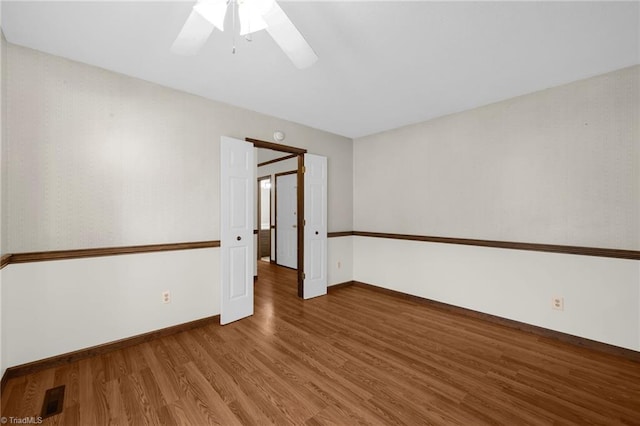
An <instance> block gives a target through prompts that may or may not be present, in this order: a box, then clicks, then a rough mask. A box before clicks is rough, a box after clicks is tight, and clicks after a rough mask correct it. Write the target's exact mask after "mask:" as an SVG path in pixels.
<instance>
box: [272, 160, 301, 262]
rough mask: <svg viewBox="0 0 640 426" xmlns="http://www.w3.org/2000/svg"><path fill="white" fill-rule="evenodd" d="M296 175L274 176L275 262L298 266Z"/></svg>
mask: <svg viewBox="0 0 640 426" xmlns="http://www.w3.org/2000/svg"><path fill="white" fill-rule="evenodd" d="M297 189H298V183H297V175H296V174H295V173H292V174H286V175H280V176H276V235H277V237H276V238H277V244H276V262H277V264H278V265H282V266H286V267H288V268H293V269H297V268H298V218H297V216H298V204H297V199H298V195H297Z"/></svg>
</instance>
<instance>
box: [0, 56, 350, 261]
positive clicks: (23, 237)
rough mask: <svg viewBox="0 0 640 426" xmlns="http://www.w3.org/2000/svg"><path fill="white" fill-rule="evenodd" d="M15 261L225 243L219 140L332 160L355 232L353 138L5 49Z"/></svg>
mask: <svg viewBox="0 0 640 426" xmlns="http://www.w3.org/2000/svg"><path fill="white" fill-rule="evenodd" d="M8 64H9V68H8V105H9V112H8V117H7V119H8V121H9V123H10V125H9V126H8V140H9V145H8V157H9V161H8V163H7V166H8V181H9V182H8V198H9V200H10V203H9V206H8V217H7V218H6V222H7V224H8V241H7V243H8V248H7V249H8V251H9V252H24V251H39V250H56V249H74V248H83V247H108V246H123V245H136V244H152V243H166V242H181V241H200V240H217V239H219V170H218V163H219V141H220V136H221V135H227V136H232V137H236V138H239V139H243V138H244V137H247V136H248V137H254V138H258V139H265V140H270V138H271V137H272V134H273V131H274V130H276V129H279V130H283V131H284V132H286V134H287V139H286V143H287V144H288V145H292V146H297V147H302V148H307V149H308V150H309V152H312V153H316V154H320V155H324V156H327V157H328V158H329V164H330V170H329V176H330V177H329V230H331V231H332V230H349V229H352V217H353V216H352V209H351V207H352V202H351V200H352V185H351V179H352V172H351V170H352V143H351V140H350V139H347V138H343V137H340V136H336V135H332V134H329V133H326V132H322V131H318V130H314V129H311V128H309V127H305V126H302V125H298V124H294V123H290V122H286V121H283V120H279V119H276V118H273V117H268V116H265V115H261V114H257V113H253V112H250V111H247V110H243V109H239V108H234V107H230V106H228V105H224V104H221V103H217V102H213V101H209V100H206V99H203V98H200V97H197V96H193V95H189V94H185V93H182V92H178V91H175V90H171V89H167V88H164V87H161V86H158V85H155V84H151V83H147V82H144V81H141V80H137V79H134V78H130V77H126V76H123V75H119V74H115V73H112V72H109V71H105V70H102V69H99V68H95V67H92V66H88V65H84V64H80V63H77V62H72V61H69V60H66V59H63V58H59V57H55V56H51V55H48V54H44V53H40V52H36V51H33V50H30V49H25V48H22V47H18V46H14V45H9V49H8Z"/></svg>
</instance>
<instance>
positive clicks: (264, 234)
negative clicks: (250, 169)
mask: <svg viewBox="0 0 640 426" xmlns="http://www.w3.org/2000/svg"><path fill="white" fill-rule="evenodd" d="M272 188H273V185H272V183H271V175H269V176H263V177H259V178H258V191H257V193H258V197H257V199H258V205H257V209H256V211H257V212H258V260H261V261H263V262H271V260H272V254H271V252H272V250H271V246H272V244H271V229H272V225H271V223H272V221H271V193H272Z"/></svg>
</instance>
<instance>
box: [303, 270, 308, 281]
mask: <svg viewBox="0 0 640 426" xmlns="http://www.w3.org/2000/svg"><path fill="white" fill-rule="evenodd" d="M302 279H303V280H306V279H307V274H305V273H304V272H303V273H302Z"/></svg>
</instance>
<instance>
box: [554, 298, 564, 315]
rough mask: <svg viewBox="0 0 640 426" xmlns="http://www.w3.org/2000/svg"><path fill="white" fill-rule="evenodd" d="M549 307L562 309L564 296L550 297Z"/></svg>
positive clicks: (557, 309)
mask: <svg viewBox="0 0 640 426" xmlns="http://www.w3.org/2000/svg"><path fill="white" fill-rule="evenodd" d="M551 308H552V309H554V310H556V311H564V297H559V296H556V297H554V298H553V299H551Z"/></svg>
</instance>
